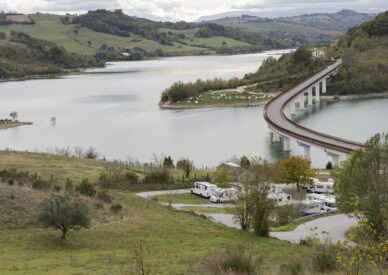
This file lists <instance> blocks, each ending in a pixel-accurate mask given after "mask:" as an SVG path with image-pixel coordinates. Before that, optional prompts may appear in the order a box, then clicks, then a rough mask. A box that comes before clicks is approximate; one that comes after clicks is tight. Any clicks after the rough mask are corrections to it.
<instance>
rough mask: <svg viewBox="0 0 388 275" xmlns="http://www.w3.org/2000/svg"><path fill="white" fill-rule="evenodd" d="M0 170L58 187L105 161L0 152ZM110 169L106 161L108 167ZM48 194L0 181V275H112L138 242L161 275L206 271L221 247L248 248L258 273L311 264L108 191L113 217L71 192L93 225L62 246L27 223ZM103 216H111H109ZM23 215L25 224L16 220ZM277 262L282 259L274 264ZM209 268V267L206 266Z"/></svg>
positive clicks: (276, 247) (92, 176)
mask: <svg viewBox="0 0 388 275" xmlns="http://www.w3.org/2000/svg"><path fill="white" fill-rule="evenodd" d="M0 156H1V158H0V169H10V168H17V169H19V170H21V171H29V172H30V173H34V172H37V173H38V174H39V175H42V176H43V177H50V174H53V177H54V178H55V180H57V181H58V183H59V184H62V183H63V182H65V181H66V178H67V177H70V178H72V179H74V183H76V182H78V180H79V179H81V178H84V177H87V178H89V180H90V181H91V182H92V183H93V184H95V183H96V180H97V178H98V176H99V174H100V172H101V171H102V170H103V169H104V168H103V167H105V166H106V165H107V164H108V163H107V162H106V161H102V160H90V159H80V158H74V157H61V156H54V155H49V154H38V153H27V152H9V151H2V152H0ZM111 164H112V163H111ZM51 192H59V193H61V192H63V191H53V190H35V189H31V188H30V187H29V186H28V185H26V184H24V185H19V184H18V183H16V182H15V183H14V184H13V185H9V183H7V182H0V194H1V195H0V210H1V211H0V221H2V226H0V262H1V265H0V273H1V274H26V273H34V274H53V273H55V274H112V273H119V272H120V268H121V267H123V264H125V260H126V259H127V257H128V255H129V247H130V246H131V245H132V244H133V243H134V242H135V241H139V240H142V241H143V242H144V244H145V246H146V247H147V248H149V252H148V253H147V255H148V256H147V257H146V264H152V265H159V267H160V268H159V270H160V274H211V272H210V271H209V270H208V263H207V262H208V261H209V259H210V258H206V255H208V253H209V251H210V250H212V251H215V252H216V254H217V253H218V254H219V255H225V254H222V253H225V252H223V251H225V249H226V248H228V247H229V248H233V249H237V247H238V246H240V245H242V244H243V243H246V242H249V243H250V244H251V248H250V251H251V253H252V257H253V259H254V260H255V261H257V260H258V259H259V258H260V259H261V261H262V264H261V270H263V271H266V272H267V271H268V272H278V271H279V270H280V266H281V264H287V263H289V262H293V261H297V260H299V261H301V262H303V263H304V267H305V268H309V267H310V265H311V261H310V257H308V256H307V255H309V254H311V252H312V251H313V250H312V248H310V247H307V246H299V245H294V244H290V243H288V242H284V241H279V240H276V239H271V238H258V237H255V236H253V235H252V234H249V233H245V232H242V231H240V230H236V229H232V228H228V227H226V226H223V225H221V224H217V223H214V222H212V221H209V220H206V219H203V218H202V217H199V216H196V215H193V214H190V213H185V212H180V211H176V210H173V209H170V208H168V207H163V206H161V205H159V204H158V203H155V202H153V201H149V200H146V199H142V198H139V197H137V196H135V194H134V193H132V192H130V191H118V190H110V191H109V194H110V195H111V196H112V199H113V201H114V202H115V203H120V204H121V205H122V206H123V209H122V210H121V211H120V212H119V213H118V214H113V213H111V212H110V210H109V204H108V203H103V209H96V208H95V206H94V205H95V203H96V199H95V198H89V197H86V196H83V195H78V196H79V197H80V198H81V199H82V200H84V201H86V202H87V204H88V205H89V207H91V208H92V211H93V212H92V219H93V220H94V223H93V226H92V227H91V228H89V229H83V230H80V231H79V232H73V231H71V232H69V233H68V237H67V241H63V240H61V239H60V238H59V236H60V234H59V232H57V231H52V230H42V229H39V228H37V227H36V226H35V224H34V216H33V215H34V209H35V206H36V205H37V203H38V202H39V201H40V200H41V199H42V198H45V197H46V196H48V195H49V194H50V193H51ZM109 213H110V215H109ZM26 217H28V221H30V222H23V219H25V218H26ZM280 259H281V260H280ZM213 264H214V263H213Z"/></svg>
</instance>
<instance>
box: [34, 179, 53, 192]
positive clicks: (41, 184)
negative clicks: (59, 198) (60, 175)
mask: <svg viewBox="0 0 388 275" xmlns="http://www.w3.org/2000/svg"><path fill="white" fill-rule="evenodd" d="M52 186H53V184H52V182H50V181H45V180H42V179H41V178H39V177H34V178H33V180H32V188H33V189H38V190H48V189H51V188H52Z"/></svg>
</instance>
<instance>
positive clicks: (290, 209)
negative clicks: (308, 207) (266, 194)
mask: <svg viewBox="0 0 388 275" xmlns="http://www.w3.org/2000/svg"><path fill="white" fill-rule="evenodd" d="M297 214H298V209H297V208H296V207H294V206H292V205H285V206H281V207H278V215H277V219H276V221H277V222H278V223H279V225H285V224H287V223H289V222H290V221H291V220H292V219H293V218H294V217H296V216H297Z"/></svg>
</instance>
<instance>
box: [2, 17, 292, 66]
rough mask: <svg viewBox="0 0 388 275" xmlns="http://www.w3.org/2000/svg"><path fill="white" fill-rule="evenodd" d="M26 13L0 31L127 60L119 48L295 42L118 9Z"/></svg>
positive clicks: (141, 52)
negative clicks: (66, 13) (75, 13)
mask: <svg viewBox="0 0 388 275" xmlns="http://www.w3.org/2000/svg"><path fill="white" fill-rule="evenodd" d="M28 18H30V19H31V24H20V23H18V22H16V21H14V22H8V23H7V24H1V22H0V32H5V33H7V34H9V33H10V32H11V31H19V32H24V33H27V34H29V35H31V36H32V37H35V38H39V39H44V40H47V41H51V42H54V43H56V44H58V45H60V46H63V47H64V48H65V49H66V50H68V51H70V52H74V53H78V54H87V55H95V54H99V56H100V57H102V58H106V57H107V56H108V55H107V54H106V52H107V51H109V56H110V57H109V58H106V59H118V60H120V59H125V58H124V57H123V56H122V54H121V53H123V52H128V53H130V54H132V53H136V58H132V59H140V58H141V57H142V56H151V57H152V56H174V55H194V54H209V53H217V52H220V53H224V52H230V53H242V52H253V51H259V50H267V49H271V48H286V47H291V46H293V42H291V41H282V40H279V39H272V38H268V37H267V36H265V35H258V34H253V33H247V32H242V31H236V30H234V29H232V28H230V29H227V28H225V29H224V28H223V27H221V28H222V30H221V31H218V29H217V32H216V31H214V30H211V31H212V33H210V34H209V35H201V34H200V33H201V31H203V30H204V29H206V31H207V30H208V29H209V28H210V29H212V28H214V26H213V25H211V26H206V25H197V24H191V23H185V22H178V23H170V22H165V23H161V22H154V21H150V20H146V19H141V18H137V17H130V16H127V15H124V14H123V13H121V11H120V12H117V11H116V12H109V11H105V10H98V11H93V12H89V13H87V14H84V15H80V16H60V15H54V14H32V15H30V16H29V17H28ZM101 52H103V55H101ZM127 59H128V58H127Z"/></svg>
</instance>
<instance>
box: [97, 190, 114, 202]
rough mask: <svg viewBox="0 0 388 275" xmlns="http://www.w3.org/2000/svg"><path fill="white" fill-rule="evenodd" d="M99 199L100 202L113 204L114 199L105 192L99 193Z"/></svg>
mask: <svg viewBox="0 0 388 275" xmlns="http://www.w3.org/2000/svg"><path fill="white" fill-rule="evenodd" d="M97 198H98V199H99V200H101V201H103V202H106V203H111V202H112V197H111V196H110V195H109V194H108V192H106V191H105V190H104V191H101V192H98V193H97Z"/></svg>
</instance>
